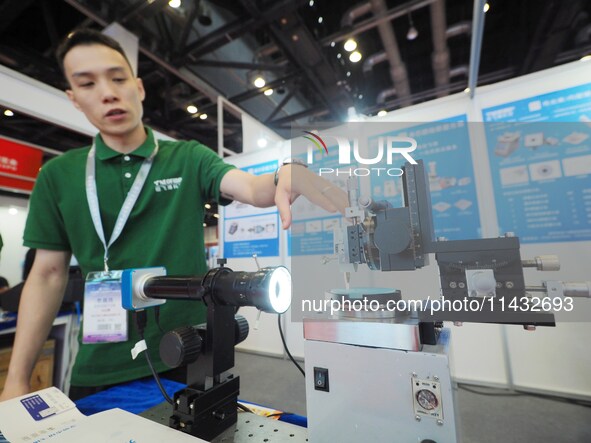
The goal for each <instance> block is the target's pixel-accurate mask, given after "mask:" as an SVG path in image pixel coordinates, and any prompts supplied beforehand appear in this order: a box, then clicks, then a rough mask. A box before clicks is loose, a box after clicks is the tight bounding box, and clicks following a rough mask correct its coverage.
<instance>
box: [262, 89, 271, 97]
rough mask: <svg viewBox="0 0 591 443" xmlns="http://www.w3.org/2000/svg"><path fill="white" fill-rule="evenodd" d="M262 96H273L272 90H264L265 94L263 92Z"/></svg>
mask: <svg viewBox="0 0 591 443" xmlns="http://www.w3.org/2000/svg"><path fill="white" fill-rule="evenodd" d="M263 94H265V95H266V96H269V95H273V88H269V89H265V92H263Z"/></svg>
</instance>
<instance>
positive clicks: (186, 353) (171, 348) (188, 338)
mask: <svg viewBox="0 0 591 443" xmlns="http://www.w3.org/2000/svg"><path fill="white" fill-rule="evenodd" d="M201 342H202V339H201V337H200V336H199V334H198V333H197V331H196V330H195V328H193V327H192V326H183V327H182V328H177V329H175V330H173V331H170V332H167V333H166V334H164V336H163V337H162V339H161V340H160V358H161V359H162V361H163V362H164V363H165V364H166V365H167V366H169V367H171V368H178V367H179V366H183V365H186V364H189V363H193V362H194V361H195V360H197V357H199V353H200V352H201Z"/></svg>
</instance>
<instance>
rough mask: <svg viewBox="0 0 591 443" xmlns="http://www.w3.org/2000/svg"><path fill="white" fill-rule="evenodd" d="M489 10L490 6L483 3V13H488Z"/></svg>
mask: <svg viewBox="0 0 591 443" xmlns="http://www.w3.org/2000/svg"><path fill="white" fill-rule="evenodd" d="M489 9H490V5H489V4H488V3H485V4H484V8H482V10H483V11H484V12H488V11H489Z"/></svg>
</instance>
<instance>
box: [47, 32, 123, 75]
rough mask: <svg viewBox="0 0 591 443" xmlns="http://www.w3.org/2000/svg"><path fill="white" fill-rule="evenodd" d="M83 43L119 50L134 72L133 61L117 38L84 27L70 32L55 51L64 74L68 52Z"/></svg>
mask: <svg viewBox="0 0 591 443" xmlns="http://www.w3.org/2000/svg"><path fill="white" fill-rule="evenodd" d="M81 45H86V46H90V45H102V46H106V47H108V48H111V49H113V50H115V51H117V52H118V53H119V54H121V55H122V56H123V58H124V59H125V61H126V62H127V64H128V65H129V68H130V69H131V72H132V73H133V68H132V67H131V63H130V62H129V59H128V58H127V55H126V54H125V51H124V50H123V48H122V47H121V45H120V44H119V42H118V41H117V40H115V39H113V38H111V37H109V36H108V35H105V34H103V33H102V32H99V31H95V30H94V29H87V28H83V29H78V30H76V31H73V32H71V33H69V34H68V36H67V37H66V38H65V39H64V40H63V41H62V42H61V43H60V45H59V46H58V48H57V50H56V52H55V55H56V57H57V62H58V64H59V66H60V69H61V70H62V73H64V75H65V73H66V72H65V70H64V58H65V57H66V54H67V53H68V52H70V50H72V49H73V48H75V47H76V46H81Z"/></svg>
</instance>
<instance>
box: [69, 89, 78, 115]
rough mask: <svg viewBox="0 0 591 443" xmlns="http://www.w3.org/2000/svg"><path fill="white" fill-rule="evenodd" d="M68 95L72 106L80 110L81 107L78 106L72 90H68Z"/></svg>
mask: <svg viewBox="0 0 591 443" xmlns="http://www.w3.org/2000/svg"><path fill="white" fill-rule="evenodd" d="M66 95H67V96H68V99H69V100H70V101H71V102H72V104H73V105H74V106H75V107H76V109H78V110H80V105H78V102H77V101H76V98H75V97H74V92H72V90H71V89H66Z"/></svg>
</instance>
